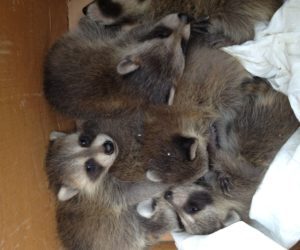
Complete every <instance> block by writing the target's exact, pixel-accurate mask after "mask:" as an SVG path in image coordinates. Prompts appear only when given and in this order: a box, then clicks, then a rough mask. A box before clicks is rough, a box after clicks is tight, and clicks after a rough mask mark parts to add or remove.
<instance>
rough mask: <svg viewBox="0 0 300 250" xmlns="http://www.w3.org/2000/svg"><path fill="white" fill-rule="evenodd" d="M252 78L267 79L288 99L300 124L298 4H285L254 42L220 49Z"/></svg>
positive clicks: (293, 1) (291, 1)
mask: <svg viewBox="0 0 300 250" xmlns="http://www.w3.org/2000/svg"><path fill="white" fill-rule="evenodd" d="M223 50H224V51H226V52H227V53H229V54H231V55H233V56H235V57H236V58H237V59H238V60H239V61H240V62H241V63H242V64H243V65H244V67H245V68H246V69H247V70H248V71H249V72H250V73H252V74H253V75H256V76H260V77H265V78H268V79H269V81H270V82H271V84H272V86H273V87H274V89H276V90H278V91H280V92H282V93H284V94H286V95H287V96H288V97H289V100H290V103H291V106H292V108H293V110H294V112H295V115H296V116H297V118H298V120H299V121H300V1H299V0H288V1H286V2H285V3H284V5H283V6H282V7H281V8H280V9H279V10H278V11H277V12H276V13H275V14H274V16H273V17H272V19H271V21H270V23H269V25H264V24H260V25H258V26H257V29H256V35H255V39H254V40H253V41H248V42H246V43H244V44H242V45H234V46H229V47H226V48H223Z"/></svg>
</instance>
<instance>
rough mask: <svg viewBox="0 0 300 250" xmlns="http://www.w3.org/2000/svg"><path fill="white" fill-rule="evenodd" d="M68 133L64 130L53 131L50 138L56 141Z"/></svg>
mask: <svg viewBox="0 0 300 250" xmlns="http://www.w3.org/2000/svg"><path fill="white" fill-rule="evenodd" d="M66 135H67V134H66V133H63V132H58V131H52V132H51V133H50V135H49V139H50V141H55V140H56V139H58V138H61V137H65V136H66Z"/></svg>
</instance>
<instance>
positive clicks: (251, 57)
mask: <svg viewBox="0 0 300 250" xmlns="http://www.w3.org/2000/svg"><path fill="white" fill-rule="evenodd" d="M223 49H224V51H226V52H227V53H229V54H231V55H233V56H235V57H236V58H237V59H238V60H239V61H240V62H241V63H242V64H243V65H244V67H245V68H246V69H247V70H248V71H249V72H250V73H252V74H253V75H256V76H260V77H264V78H268V80H269V81H270V83H271V84H272V86H273V88H274V89H276V90H278V91H280V92H282V93H284V94H286V95H287V96H288V98H289V101H290V104H291V107H292V108H293V111H294V113H295V115H296V117H297V118H298V120H299V121H300V0H287V1H286V2H285V3H284V4H283V6H282V7H281V8H280V9H279V10H278V11H277V12H276V13H275V14H274V16H273V17H272V20H271V21H270V23H269V24H263V23H261V24H258V25H257V27H256V35H255V39H254V40H253V41H248V42H246V43H244V44H242V45H235V46H230V47H226V48H223ZM275 136H276V135H275ZM250 216H251V218H252V219H254V220H255V221H257V222H258V224H261V225H262V226H263V227H264V228H266V230H264V231H268V235H271V236H272V238H273V239H274V240H276V241H277V242H279V243H280V244H281V245H282V246H284V247H286V248H289V247H291V246H293V245H294V244H295V243H297V241H298V240H300V128H299V129H298V130H297V131H296V132H295V133H294V135H293V136H292V137H291V138H290V139H289V140H288V142H287V143H286V144H285V145H284V146H283V147H282V149H281V150H280V152H279V153H278V154H277V156H276V157H275V159H274V161H273V163H272V164H271V166H270V168H269V170H268V172H267V173H266V176H265V178H264V180H263V182H262V184H261V185H260V187H259V189H258V191H257V192H256V194H255V195H254V197H253V202H252V206H251V211H250ZM239 223H242V222H238V223H236V224H233V225H231V226H229V227H227V228H225V229H222V230H219V231H217V232H216V233H213V234H211V235H206V236H199V235H197V236H195V235H194V236H193V235H188V234H186V233H173V237H174V239H175V242H176V245H177V247H178V249H179V250H198V249H205V250H209V249H214V250H215V249H225V250H226V249H230V250H234V249H272V250H273V249H274V250H275V249H283V248H282V247H280V246H278V245H277V246H276V243H274V242H272V241H271V239H269V238H267V237H265V236H262V235H261V234H260V233H259V232H258V231H257V230H256V229H254V228H251V227H250V226H248V227H247V226H245V225H244V224H239ZM260 229H261V228H260ZM268 244H271V245H268ZM272 244H273V245H272ZM274 244H275V245H274Z"/></svg>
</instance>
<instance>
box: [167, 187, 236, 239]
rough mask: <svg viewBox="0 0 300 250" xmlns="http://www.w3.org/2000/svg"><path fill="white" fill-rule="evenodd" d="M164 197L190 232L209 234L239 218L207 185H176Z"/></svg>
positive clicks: (182, 224)
mask: <svg viewBox="0 0 300 250" xmlns="http://www.w3.org/2000/svg"><path fill="white" fill-rule="evenodd" d="M164 198H165V200H166V201H167V202H168V204H169V205H170V206H171V207H172V208H173V209H174V211H176V213H177V215H178V221H179V224H180V225H181V227H182V229H183V230H185V231H186V232H188V233H190V234H210V233H213V232H215V231H217V230H219V229H221V228H223V227H225V226H229V225H230V224H232V223H234V222H236V221H239V220H240V216H239V215H238V213H237V212H236V211H235V210H234V209H230V208H228V207H227V206H225V205H224V204H225V203H224V202H223V201H224V199H223V198H222V197H221V196H217V195H215V194H214V191H213V190H211V189H210V188H208V187H204V186H200V185H196V184H189V185H183V186H178V187H176V188H174V189H172V190H169V191H167V192H166V193H165V195H164Z"/></svg>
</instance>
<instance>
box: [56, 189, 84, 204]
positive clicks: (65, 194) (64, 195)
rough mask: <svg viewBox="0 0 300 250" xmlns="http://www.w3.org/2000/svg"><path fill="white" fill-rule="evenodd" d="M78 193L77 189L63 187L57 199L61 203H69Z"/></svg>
mask: <svg viewBox="0 0 300 250" xmlns="http://www.w3.org/2000/svg"><path fill="white" fill-rule="evenodd" d="M78 193H79V191H78V190H77V189H74V188H71V187H67V186H62V187H61V188H60V190H59V191H58V194H57V198H58V200H60V201H67V200H69V199H71V198H72V197H74V196H75V195H76V194H78Z"/></svg>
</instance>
